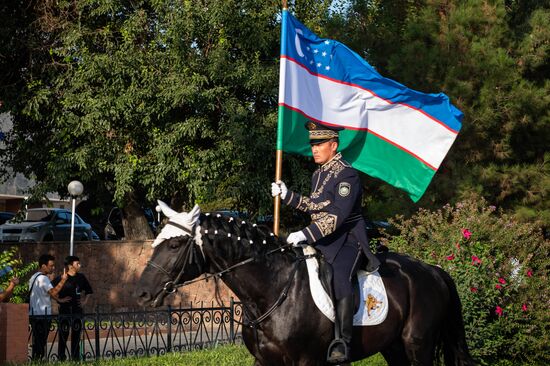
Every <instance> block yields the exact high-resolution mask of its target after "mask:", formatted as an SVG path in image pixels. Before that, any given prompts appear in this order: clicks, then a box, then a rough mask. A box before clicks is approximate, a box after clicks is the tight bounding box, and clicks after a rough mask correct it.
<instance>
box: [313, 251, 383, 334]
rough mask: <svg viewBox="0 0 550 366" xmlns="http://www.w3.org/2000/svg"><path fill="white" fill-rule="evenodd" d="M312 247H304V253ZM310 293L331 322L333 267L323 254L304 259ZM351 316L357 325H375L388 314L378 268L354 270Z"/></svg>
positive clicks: (333, 314)
mask: <svg viewBox="0 0 550 366" xmlns="http://www.w3.org/2000/svg"><path fill="white" fill-rule="evenodd" d="M315 253H316V250H315V249H314V248H313V247H310V246H306V247H305V248H304V255H311V254H315ZM306 264H307V268H308V274H309V285H310V291H311V296H312V297H313V300H314V302H315V305H316V306H317V307H318V308H319V310H320V311H321V312H322V313H323V314H324V315H325V316H326V317H327V318H329V319H330V320H331V321H332V322H334V317H335V312H334V305H333V303H334V294H333V292H332V284H331V283H332V282H331V281H332V267H331V266H330V264H328V263H327V262H326V261H325V260H324V259H323V258H322V256H315V257H310V258H309V259H307V260H306ZM353 298H354V317H353V324H354V325H356V326H366V325H376V324H380V323H382V322H383V321H384V319H385V318H386V316H387V314H388V298H387V294H386V289H385V287H384V283H383V281H382V277H381V276H380V273H378V271H376V272H374V273H367V272H366V271H365V270H364V269H360V270H358V271H357V275H356V276H354V279H353Z"/></svg>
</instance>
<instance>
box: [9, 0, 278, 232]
mask: <svg viewBox="0 0 550 366" xmlns="http://www.w3.org/2000/svg"><path fill="white" fill-rule="evenodd" d="M279 9H280V4H279V2H271V3H269V4H265V2H260V1H244V2H243V1H240V2H236V1H221V2H220V1H202V2H198V3H197V2H189V1H185V2H181V3H180V2H178V3H174V2H171V1H155V2H150V1H137V2H126V1H93V0H90V1H84V2H76V3H74V2H46V3H45V5H44V6H42V7H40V8H38V7H35V11H36V12H37V14H38V15H39V16H40V18H39V19H40V24H41V27H42V28H41V30H42V32H44V34H46V35H47V36H46V37H43V40H44V44H42V45H41V47H42V48H46V49H48V51H49V56H50V57H49V59H48V60H47V62H43V67H42V70H47V72H45V73H43V72H41V73H31V75H29V76H28V77H27V78H26V80H25V81H26V85H25V87H26V91H25V93H24V95H21V96H20V97H19V98H17V100H16V101H15V107H14V108H13V109H12V113H13V116H14V130H13V132H12V133H11V134H9V135H8V137H7V146H8V147H7V151H5V153H4V157H3V161H5V162H6V163H8V164H9V165H12V166H13V167H14V169H15V170H16V171H23V172H25V173H27V174H33V175H34V176H35V177H36V180H37V181H38V182H40V184H39V186H38V187H36V188H35V192H41V191H47V190H54V191H59V192H64V189H65V188H64V187H65V185H66V182H68V181H70V180H71V179H74V178H75V177H78V179H79V180H81V181H82V182H83V183H84V186H85V188H86V193H87V194H88V196H89V197H92V198H98V197H110V196H111V197H114V201H115V202H116V203H117V204H118V205H119V206H121V207H122V208H123V209H124V211H125V217H126V218H128V220H129V222H128V223H127V225H125V229H132V228H134V229H139V228H147V225H146V224H145V223H144V222H141V221H140V222H138V223H135V221H136V220H143V219H142V218H141V217H142V215H141V213H140V211H139V207H140V205H143V204H145V203H147V202H153V201H154V199H156V198H165V199H170V200H172V201H173V203H174V204H176V206H180V207H181V205H182V204H185V205H186V206H189V205H191V204H192V203H193V202H198V203H210V206H214V205H228V206H231V207H232V208H233V207H236V208H242V207H246V208H247V209H248V210H250V211H256V212H257V211H258V210H259V209H260V208H263V209H265V207H267V206H268V205H269V202H270V199H269V195H268V192H267V183H266V182H269V178H267V177H268V176H271V175H272V174H273V173H272V172H273V160H274V159H273V156H274V154H273V146H274V143H275V142H274V140H275V134H274V128H275V123H276V104H277V99H276V95H277V82H278V68H277V59H278V47H279V45H278V44H279V31H278V22H279V20H278V19H277V14H278V12H279ZM43 61H44V60H43ZM23 89H24V88H21V90H23ZM266 178H267V179H266ZM216 202H217V203H216ZM207 206H208V205H207ZM131 223H132V224H131ZM126 236H127V237H128V238H136V237H144V236H147V233H144V232H141V231H139V230H138V232H136V233H132V232H130V233H129V234H128V233H127V235H126ZM149 236H150V234H149Z"/></svg>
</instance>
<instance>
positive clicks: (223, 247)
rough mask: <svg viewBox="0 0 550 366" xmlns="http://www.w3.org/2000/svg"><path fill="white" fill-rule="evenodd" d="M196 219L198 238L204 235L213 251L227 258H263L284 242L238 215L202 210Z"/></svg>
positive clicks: (263, 227)
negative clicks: (198, 224)
mask: <svg viewBox="0 0 550 366" xmlns="http://www.w3.org/2000/svg"><path fill="white" fill-rule="evenodd" d="M199 222H200V228H201V229H200V232H201V235H202V237H203V238H204V237H208V239H209V241H210V242H211V243H212V245H213V247H214V250H215V251H216V252H217V253H218V254H221V253H223V256H224V257H225V258H226V259H228V260H232V259H234V260H239V259H244V258H255V259H265V258H266V254H267V253H268V252H270V251H273V250H274V249H276V248H281V247H282V246H284V244H285V243H284V241H282V240H281V239H279V237H277V236H275V235H274V234H273V232H272V231H271V230H270V229H269V228H268V227H267V226H265V225H257V224H252V223H250V222H247V221H244V220H242V219H239V218H234V217H228V216H225V215H221V214H216V213H212V214H209V213H206V214H202V215H201V216H200V219H199ZM203 240H204V239H203Z"/></svg>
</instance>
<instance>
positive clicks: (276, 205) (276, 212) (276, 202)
mask: <svg viewBox="0 0 550 366" xmlns="http://www.w3.org/2000/svg"><path fill="white" fill-rule="evenodd" d="M287 9H288V4H287V0H283V10H287ZM279 87H280V85H279ZM275 159H276V160H275V182H278V181H280V180H281V179H282V177H283V150H279V149H278V150H277V155H276V157H275ZM280 222H281V196H276V197H274V198H273V234H275V235H277V236H279V224H280Z"/></svg>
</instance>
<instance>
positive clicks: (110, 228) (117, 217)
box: [103, 207, 159, 240]
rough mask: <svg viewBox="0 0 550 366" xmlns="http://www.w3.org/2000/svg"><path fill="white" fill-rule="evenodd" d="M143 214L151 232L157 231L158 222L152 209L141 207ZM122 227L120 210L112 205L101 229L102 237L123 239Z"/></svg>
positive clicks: (105, 238)
mask: <svg viewBox="0 0 550 366" xmlns="http://www.w3.org/2000/svg"><path fill="white" fill-rule="evenodd" d="M142 211H143V214H144V215H145V218H146V219H147V223H148V224H149V228H151V231H152V232H153V234H156V233H157V228H158V224H159V223H158V222H157V220H156V218H155V214H154V212H153V210H151V209H150V208H147V207H142ZM124 237H125V235H124V227H123V226H122V211H121V210H120V208H118V207H113V208H111V210H110V211H109V215H108V216H107V222H106V224H105V228H104V229H103V239H104V240H122V239H124Z"/></svg>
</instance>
